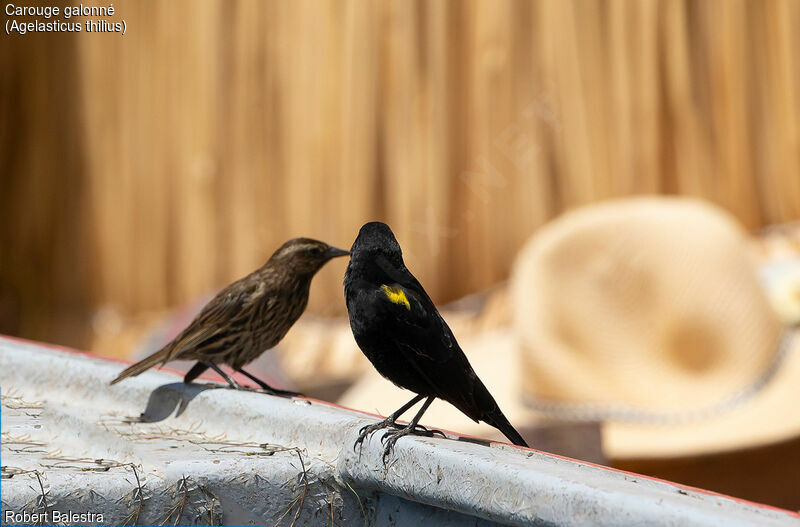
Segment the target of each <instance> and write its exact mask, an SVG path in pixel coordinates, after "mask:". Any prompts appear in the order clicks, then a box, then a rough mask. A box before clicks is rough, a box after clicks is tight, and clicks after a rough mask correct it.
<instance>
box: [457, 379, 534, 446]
mask: <svg viewBox="0 0 800 527" xmlns="http://www.w3.org/2000/svg"><path fill="white" fill-rule="evenodd" d="M472 375H473V380H474V384H473V390H472V401H470V403H471V404H468V405H464V407H461V406H459V405H458V404H456V407H457V408H458V409H459V410H461V411H462V412H464V413H465V414H467V415H468V416H470V417H471V418H472V419H475V420H476V421H483V422H485V423H486V424H488V425H491V426H493V427H495V428H497V429H498V430H500V431H501V432H503V435H504V436H506V437H507V438H508V440H509V441H511V442H512V443H514V444H515V445H517V446H524V447H528V443H526V442H525V440H524V439H522V436H521V435H519V432H517V431H516V429H515V428H514V427H513V426H511V423H509V422H508V419H506V416H505V415H503V412H502V411H501V410H500V407H499V406H498V405H497V402H496V401H495V400H494V397H492V394H490V393H489V390H487V389H486V386H484V384H483V383H482V382H481V380H480V379H479V378H478V376H477V375H475V372H472ZM467 406H469V407H467ZM470 407H471V408H470Z"/></svg>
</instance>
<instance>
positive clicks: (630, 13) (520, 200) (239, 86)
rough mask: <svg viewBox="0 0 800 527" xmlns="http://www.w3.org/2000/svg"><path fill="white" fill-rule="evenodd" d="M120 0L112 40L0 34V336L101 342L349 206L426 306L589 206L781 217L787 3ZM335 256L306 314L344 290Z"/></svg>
mask: <svg viewBox="0 0 800 527" xmlns="http://www.w3.org/2000/svg"><path fill="white" fill-rule="evenodd" d="M114 7H115V8H116V13H117V14H116V15H115V17H114V19H115V20H121V19H125V20H126V22H127V27H128V29H127V33H126V34H125V36H119V35H116V34H102V35H95V34H80V35H64V34H52V35H44V34H29V35H25V36H22V37H20V36H15V37H7V36H3V39H4V45H3V47H2V49H0V57H2V58H1V59H0V60H2V63H1V64H0V66H1V70H2V72H3V74H2V80H0V90H1V92H0V93H2V96H1V97H0V104H1V105H2V106H0V111H1V113H2V116H3V118H2V131H1V132H0V134H2V139H0V157H1V159H2V169H1V171H0V243H1V244H2V249H0V258H2V260H1V261H0V332H2V333H7V334H13V335H21V336H25V337H30V338H35V339H43V340H49V341H56V342H60V343H64V344H69V345H73V346H79V347H90V348H92V347H95V348H96V347H97V346H96V345H95V344H94V343H95V342H96V339H97V334H98V332H100V333H102V332H103V331H110V332H112V333H114V332H119V331H121V328H124V327H125V326H126V324H134V325H135V321H136V320H138V318H137V317H146V316H147V314H149V313H158V312H162V311H164V310H166V309H168V308H170V307H174V306H178V305H181V304H183V303H185V302H187V301H190V300H192V299H196V298H197V297H198V296H199V295H201V294H204V293H207V292H210V291H213V290H214V289H216V288H218V287H221V286H223V285H224V284H226V283H228V282H230V281H232V280H233V279H235V278H237V277H239V276H241V275H243V274H245V273H247V272H249V271H250V270H252V269H253V268H255V267H257V266H258V265H260V264H261V263H262V262H263V261H264V260H265V259H266V258H267V257H268V256H269V254H270V253H271V252H272V250H273V249H274V248H275V247H276V246H277V245H279V244H280V243H281V242H283V241H284V240H285V239H287V238H289V237H293V236H299V235H304V236H312V237H318V238H321V239H324V240H326V241H328V242H330V243H332V244H335V245H339V246H343V247H348V246H349V244H350V243H351V242H352V240H353V238H354V237H355V235H356V233H357V231H358V228H359V226H360V225H361V224H362V223H363V222H365V221H367V220H371V219H381V220H384V221H387V222H388V223H390V224H391V226H392V227H393V228H394V229H395V231H396V232H397V234H398V237H399V239H400V242H401V243H402V244H403V246H404V248H405V251H406V254H407V261H408V263H409V266H411V267H412V268H413V269H414V271H415V273H416V274H417V275H418V276H419V277H420V279H421V281H422V282H423V283H424V284H425V286H426V288H427V289H428V290H429V291H430V292H431V293H432V295H433V296H434V298H435V299H436V300H437V301H440V302H441V301H447V300H451V299H455V298H458V297H460V296H462V295H465V294H467V293H470V292H474V291H477V290H480V289H482V288H485V287H487V286H490V285H492V284H494V283H496V282H498V281H500V280H503V279H504V278H505V277H506V275H507V273H508V270H509V267H510V265H511V263H512V261H513V258H514V256H515V252H516V251H517V249H518V248H519V247H520V245H521V244H522V243H523V241H524V240H525V239H526V238H527V237H528V236H530V234H531V233H532V232H533V231H534V230H535V229H536V228H537V226H539V225H541V224H542V223H544V222H546V221H547V220H548V219H550V218H552V217H554V216H555V215H557V214H558V213H559V212H561V211H563V210H565V209H568V208H570V207H573V206H577V205H581V204H585V203H588V202H593V201H597V200H602V199H606V198H612V197H617V196H625V195H631V194H641V193H667V194H686V195H693V196H699V197H703V198H706V199H708V200H711V201H713V202H715V203H718V204H720V205H722V206H723V207H724V208H726V209H727V210H729V211H731V212H732V213H733V214H734V215H736V216H737V217H738V218H739V219H740V220H741V221H742V222H743V223H744V224H745V225H746V226H747V227H749V228H758V227H760V226H763V225H765V224H769V223H774V222H783V221H788V220H793V219H797V218H800V32H798V31H797V30H796V29H797V28H798V27H800V2H796V1H790V0H786V1H764V2H750V1H744V0H739V1H737V0H726V1H708V2H688V1H663V2H657V1H588V0H576V1H558V0H553V1H535V2H532V1H489V0H485V1H463V2H462V1H452V2H443V1H434V2H423V1H417V2H410V1H407V0H398V1H394V2H369V1H362V0H354V1H317V0H308V1H299V2H288V1H286V2H261V1H255V0H254V1H233V2H228V1H224V0H215V1H212V0H208V1H205V2H191V1H188V0H180V1H171V2H132V1H127V0H122V1H117V2H115V3H114ZM792 28H795V31H792ZM343 268H344V263H333V264H331V265H329V266H328V268H326V269H325V270H324V271H323V272H322V273H321V275H320V276H319V277H318V278H317V279H316V280H315V283H314V286H313V287H312V302H311V311H312V312H315V313H318V314H323V315H333V314H342V313H343V312H344V303H343V300H342V292H341V289H342V286H341V281H342V272H343ZM109 313H110V315H109ZM132 321H133V322H132ZM92 322H93V323H92ZM104 328H105V329H104ZM101 351H103V352H109V351H108V350H106V349H101ZM110 353H113V351H112V352H110Z"/></svg>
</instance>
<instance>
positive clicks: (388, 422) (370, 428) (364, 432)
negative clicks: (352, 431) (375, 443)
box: [353, 418, 397, 452]
mask: <svg viewBox="0 0 800 527" xmlns="http://www.w3.org/2000/svg"><path fill="white" fill-rule="evenodd" d="M396 426H397V423H395V422H394V419H392V418H387V419H384V420H383V421H379V422H377V423H375V424H371V425H367V426H362V427H361V430H359V431H358V439H356V442H355V444H354V445H353V452H355V450H356V448H359V447H360V446H361V444H362V443H363V442H364V440H365V439H366V438H367V436H368V435H370V434H371V433H372V432H377V431H378V430H383V429H384V428H389V427H396Z"/></svg>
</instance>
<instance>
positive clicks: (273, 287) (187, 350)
mask: <svg viewBox="0 0 800 527" xmlns="http://www.w3.org/2000/svg"><path fill="white" fill-rule="evenodd" d="M347 254H350V253H348V252H347V251H345V250H343V249H337V248H336V247H331V246H329V245H328V244H326V243H324V242H321V241H317V240H312V239H310V238H294V239H292V240H289V241H288V242H286V243H284V244H283V245H281V246H280V248H279V249H278V250H277V251H275V252H274V253H273V255H272V256H271V257H270V258H269V260H268V261H267V263H265V264H264V265H263V266H262V267H260V268H259V269H256V270H255V271H253V272H252V273H250V274H249V275H247V276H245V277H244V278H241V279H239V280H237V281H236V282H234V283H232V284H231V285H229V286H228V287H226V288H225V289H223V290H222V291H220V292H219V293H218V294H217V296H215V297H214V298H213V299H212V300H211V301H210V302H209V303H208V304H206V305H205V307H203V309H202V310H201V311H200V313H199V314H198V315H197V316H196V317H195V318H194V320H192V322H191V323H190V324H189V326H188V327H187V328H186V329H184V330H183V331H182V332H181V333H180V335H178V336H177V337H175V338H174V339H173V340H172V341H171V342H170V343H169V344H167V345H166V346H164V347H163V348H161V349H160V350H159V351H157V352H155V353H153V354H152V355H150V356H149V357H147V358H145V359H142V360H141V361H139V362H137V363H136V364H133V365H132V366H129V367H128V368H127V369H125V370H124V371H123V372H122V373H120V374H119V375H118V376H117V378H116V379H114V380H113V381H111V384H115V383H118V382H119V381H121V380H122V379H125V378H126V377H131V376H135V375H139V374H140V373H142V372H143V371H145V370H148V369H150V368H152V367H153V366H155V365H163V364H165V363H167V362H169V361H171V360H192V359H194V360H196V361H197V364H195V365H194V366H193V367H192V369H191V370H189V372H188V373H186V376H185V377H184V378H183V382H185V383H187V384H188V383H190V382H192V381H193V380H195V379H196V378H197V377H198V376H200V375H201V374H202V373H203V372H204V371H206V370H207V369H208V368H212V369H213V370H214V371H216V372H217V373H219V374H220V375H221V376H222V378H223V379H225V380H226V381H227V382H228V384H229V385H230V386H231V387H232V388H241V386H240V385H239V384H238V383H237V382H236V381H234V380H233V379H231V378H230V377H229V376H228V375H227V374H226V373H225V372H224V371H222V369H221V368H220V367H219V365H220V364H227V365H228V366H230V367H231V368H233V370H234V371H237V372H239V373H241V374H243V375H245V376H246V377H248V378H250V379H251V380H253V381H254V382H255V383H257V384H258V385H259V386H261V388H263V389H264V390H265V391H267V392H269V393H272V394H280V395H296V394H295V393H294V392H288V391H286V390H278V389H275V388H273V387H272V386H270V385H269V384H267V383H265V382H264V381H262V380H260V379H258V378H256V377H254V376H253V375H251V374H249V373H247V372H246V371H244V370H243V369H242V368H243V367H244V366H245V365H247V364H248V363H250V362H251V361H253V360H254V359H256V358H257V357H258V356H259V355H261V354H262V353H263V352H264V351H266V350H268V349H269V348H272V347H273V346H275V345H276V344H277V343H278V342H280V340H281V339H282V338H283V336H284V335H286V332H287V331H289V328H291V327H292V325H293V324H294V323H295V322H296V321H297V319H298V318H300V315H302V314H303V311H304V310H305V308H306V304H307V303H308V291H309V288H310V286H311V279H312V278H314V275H315V274H316V272H317V271H319V270H320V268H322V266H323V265H325V263H326V262H327V261H328V260H330V259H332V258H336V257H338V256H346V255H347Z"/></svg>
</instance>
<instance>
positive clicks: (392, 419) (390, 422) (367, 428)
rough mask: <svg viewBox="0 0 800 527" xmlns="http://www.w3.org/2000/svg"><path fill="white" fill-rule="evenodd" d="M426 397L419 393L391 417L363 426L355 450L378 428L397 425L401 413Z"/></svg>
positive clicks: (354, 446)
mask: <svg viewBox="0 0 800 527" xmlns="http://www.w3.org/2000/svg"><path fill="white" fill-rule="evenodd" d="M424 398H425V396H424V395H417V396H415V397H414V398H413V399H411V400H410V401H408V402H407V403H406V404H404V405H403V406H401V407H400V408H399V409H398V410H396V411H395V412H393V413H392V414H390V415H389V417H387V418H386V419H384V420H383V421H379V422H377V423H375V424H372V425H367V426H364V427H362V428H361V430H359V431H358V439H356V443H355V444H354V445H353V451H355V449H356V447H357V446H359V445H360V444H362V443H363V442H364V440H365V439H366V438H367V436H368V435H370V434H371V433H372V432H374V431H376V430H380V429H382V428H387V427H390V426H397V425H396V424H395V420H396V419H397V418H398V417H400V416H401V415H403V413H404V412H405V411H406V410H408V409H409V408H411V407H412V406H414V405H415V404H417V403H418V402H420V401H421V400H423V399H424Z"/></svg>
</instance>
